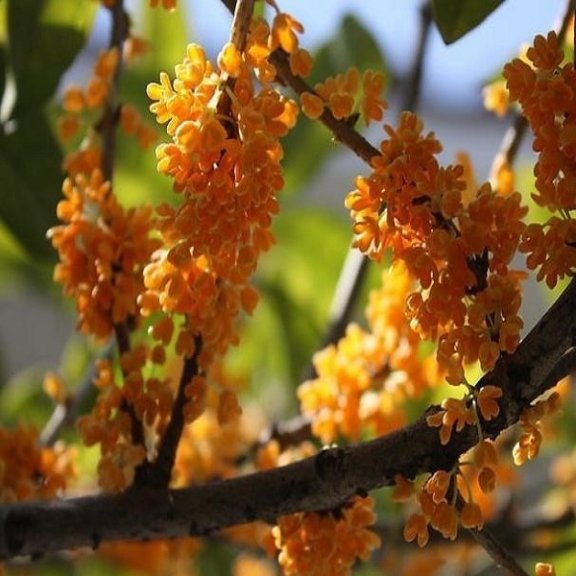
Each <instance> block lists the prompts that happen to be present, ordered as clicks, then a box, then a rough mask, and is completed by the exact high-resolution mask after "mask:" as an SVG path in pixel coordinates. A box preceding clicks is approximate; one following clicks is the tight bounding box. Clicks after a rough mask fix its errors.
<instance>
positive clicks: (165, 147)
mask: <svg viewBox="0 0 576 576" xmlns="http://www.w3.org/2000/svg"><path fill="white" fill-rule="evenodd" d="M277 22H278V24H277V25H276V23H277ZM275 25H276V27H274V28H273V29H272V31H270V29H269V28H268V26H267V24H266V23H265V21H264V20H256V21H254V22H253V24H252V27H251V33H250V35H249V38H248V43H247V47H246V50H245V51H244V52H243V53H240V52H239V51H238V49H237V48H236V47H235V46H234V45H233V44H227V45H226V46H225V47H224V49H223V50H222V52H221V53H220V55H219V57H218V63H217V65H214V64H213V63H212V62H210V61H209V60H207V58H206V56H205V53H204V50H203V49H202V48H201V47H200V46H198V45H195V44H191V45H189V46H188V49H187V55H186V58H185V59H184V60H183V62H182V63H180V64H178V65H177V66H176V68H175V72H176V79H175V80H174V81H173V82H172V81H171V80H170V79H169V77H168V75H167V74H166V73H164V72H163V73H161V76H160V83H159V84H150V85H149V86H148V90H147V91H148V95H149V97H150V98H151V99H152V100H154V103H153V104H152V105H151V106H150V109H151V110H152V112H154V114H155V115H156V118H157V121H158V122H160V123H167V124H168V125H167V132H168V134H169V135H170V136H171V137H172V142H171V143H168V144H161V145H160V146H158V148H157V150H156V156H157V158H158V170H159V171H160V172H162V173H163V174H167V175H169V176H170V177H172V178H173V180H174V190H175V191H176V192H177V193H179V194H180V195H181V197H182V202H181V203H180V204H179V205H178V206H169V205H167V204H164V205H162V206H160V207H159V210H158V213H159V217H160V220H159V224H158V229H159V231H160V233H161V235H162V239H163V242H164V244H165V246H166V249H165V250H164V251H162V252H159V253H158V254H157V255H156V256H155V257H154V259H153V260H152V262H151V263H150V264H149V265H148V266H147V267H146V269H145V271H144V280H145V284H146V288H147V290H146V292H145V294H144V295H143V296H142V299H141V302H142V305H143V309H144V312H145V313H146V314H151V313H153V312H156V311H160V310H161V311H162V312H164V313H166V314H168V315H172V314H181V315H183V316H184V318H185V319H186V320H185V325H184V327H183V332H184V333H185V334H187V336H186V339H187V341H189V342H191V341H192V339H193V337H194V336H195V335H201V338H202V352H201V355H200V359H199V361H200V365H201V367H202V368H203V369H206V368H207V367H208V365H209V364H210V362H211V360H212V359H213V358H214V357H215V356H220V355H221V354H223V353H224V352H225V350H226V349H227V347H228V346H229V345H230V344H236V343H237V339H238V337H237V334H236V328H235V320H236V318H237V316H238V314H239V313H240V311H241V310H244V311H245V312H247V313H251V312H252V311H253V309H254V307H255V305H256V302H257V294H256V291H255V290H254V288H253V287H252V286H251V285H250V283H249V281H250V277H251V275H252V273H253V272H254V270H255V268H256V265H257V261H258V256H259V255H260V253H262V252H263V251H266V250H268V249H269V248H270V246H271V245H272V243H273V240H274V239H273V236H272V233H271V232H270V225H271V221H272V216H273V215H274V214H275V213H276V212H277V211H278V200H277V198H276V193H277V192H278V190H280V188H281V187H282V186H283V178H282V171H281V167H280V159H281V158H282V148H281V146H280V143H279V138H280V137H281V136H284V135H285V134H286V133H287V132H288V130H289V129H290V128H291V127H292V126H293V125H294V123H295V120H296V112H297V110H296V106H295V104H294V102H292V101H291V100H288V99H287V98H285V97H283V96H281V95H280V94H279V93H278V92H277V91H276V90H274V89H272V88H271V87H270V86H269V84H268V82H269V81H270V80H272V78H273V77H274V71H270V65H269V63H268V62H267V60H266V58H267V56H268V55H269V53H270V51H271V50H272V49H273V47H274V43H275V42H279V43H280V45H282V46H284V44H288V43H289V38H291V36H290V34H289V33H290V31H291V30H292V28H291V26H293V25H294V24H293V21H292V20H289V19H287V17H286V18H284V19H281V18H280V17H277V18H276V19H275ZM286 38H288V39H286ZM256 76H258V78H259V80H260V82H261V83H262V84H261V85H259V84H257V81H256ZM185 348H186V347H184V350H183V351H184V353H185V354H187V355H188V354H190V351H188V350H186V349H185Z"/></svg>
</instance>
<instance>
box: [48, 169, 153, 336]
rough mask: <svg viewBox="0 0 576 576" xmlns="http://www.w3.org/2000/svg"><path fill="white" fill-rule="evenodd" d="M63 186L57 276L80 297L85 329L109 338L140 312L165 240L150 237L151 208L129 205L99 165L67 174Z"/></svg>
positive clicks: (53, 234)
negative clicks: (153, 259) (147, 272)
mask: <svg viewBox="0 0 576 576" xmlns="http://www.w3.org/2000/svg"><path fill="white" fill-rule="evenodd" d="M63 192H64V196H65V198H64V199H63V200H61V201H60V202H59V204H58V208H57V214H58V218H59V219H60V220H61V221H62V222H63V224H61V225H59V226H55V227H53V228H51V229H50V230H49V231H48V238H49V239H50V240H51V242H52V245H53V246H54V247H55V248H56V249H57V250H58V255H59V259H60V262H59V263H58V264H57V265H56V268H55V270H54V279H55V280H56V281H57V282H60V283H62V284H63V286H64V291H65V293H66V294H67V295H69V296H71V297H72V298H73V299H74V300H75V302H76V308H77V311H78V327H79V329H81V330H82V331H84V332H86V333H87V334H92V335H94V336H96V337H97V338H107V337H108V336H110V335H111V334H112V333H113V331H114V325H117V324H121V323H123V322H125V321H126V320H127V319H128V318H134V317H136V316H137V315H138V304H137V299H138V296H139V295H140V294H141V293H142V291H143V289H144V285H143V280H142V270H143V268H144V266H145V264H146V263H147V262H148V261H149V260H150V256H151V254H152V252H153V251H154V250H156V249H157V248H158V246H159V244H158V240H155V239H152V238H151V237H150V230H151V229H152V227H153V220H152V217H151V208H150V207H148V206H142V207H139V208H131V209H128V210H126V209H125V208H123V207H122V206H121V205H120V204H119V203H118V201H117V199H116V197H115V196H114V195H113V194H112V191H111V189H110V184H109V183H108V182H105V181H104V180H103V178H102V173H101V172H100V171H99V170H98V169H94V170H93V171H92V173H91V176H90V177H89V178H88V177H86V176H84V175H83V174H78V175H76V177H74V178H67V179H66V180H65V182H64V185H63Z"/></svg>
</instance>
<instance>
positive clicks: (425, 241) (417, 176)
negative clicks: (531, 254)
mask: <svg viewBox="0 0 576 576" xmlns="http://www.w3.org/2000/svg"><path fill="white" fill-rule="evenodd" d="M385 131H386V133H387V135H388V137H387V138H386V139H385V140H383V141H382V142H381V144H380V155H379V156H376V157H375V158H373V160H372V167H373V171H372V173H371V174H370V175H369V176H367V177H358V178H357V180H356V189H355V190H353V191H352V192H350V193H349V195H348V196H347V198H346V206H347V208H348V209H349V210H350V213H351V216H352V219H353V221H354V224H353V231H354V235H355V241H354V242H355V245H356V247H357V248H358V249H359V250H361V251H362V252H363V253H365V254H366V255H367V256H369V257H370V258H372V259H374V260H381V259H382V258H383V257H384V255H385V254H387V253H388V252H389V251H391V252H392V257H393V259H394V260H395V261H396V260H402V261H404V262H405V264H406V266H407V268H408V270H409V272H410V273H411V274H412V276H413V277H414V278H415V279H416V280H417V282H418V283H419V285H420V289H419V290H414V291H412V293H411V294H409V295H408V296H407V299H406V315H407V318H408V319H409V321H410V323H411V326H412V328H413V329H414V330H415V331H416V332H417V333H418V334H420V336H421V338H423V339H429V340H432V341H437V342H438V353H437V359H438V362H439V363H440V365H441V366H442V367H443V368H445V369H446V370H447V379H448V381H449V382H450V383H452V384H455V385H458V384H461V383H462V382H463V381H464V371H463V370H464V366H465V365H466V364H470V363H474V362H477V361H480V364H481V367H482V369H483V370H490V369H491V368H492V367H493V366H494V364H495V362H496V360H497V359H498V357H499V355H500V353H501V352H502V351H505V352H511V351H513V350H514V349H515V347H516V346H517V344H518V342H519V333H520V329H521V328H522V321H521V319H520V318H519V316H518V310H519V307H520V288H519V286H520V280H521V279H522V275H520V274H519V273H518V272H516V271H513V270H511V269H510V263H511V261H512V258H513V256H514V254H515V253H516V251H517V249H518V245H519V242H520V238H521V235H522V233H523V231H524V229H525V224H524V222H523V218H524V216H525V215H526V213H527V208H526V207H524V206H523V205H522V204H521V197H520V194H519V193H517V192H510V191H509V193H507V194H505V193H503V192H504V191H503V190H494V189H492V187H491V185H490V184H489V183H485V184H483V185H481V186H480V187H478V188H476V189H475V190H469V187H470V178H469V176H468V175H467V171H466V166H463V165H459V164H456V165H450V166H441V165H440V163H439V162H438V160H437V155H438V154H439V152H440V151H441V149H442V147H441V144H440V142H439V141H438V140H437V139H436V138H435V136H434V135H433V134H432V133H429V134H424V132H423V124H422V121H421V120H420V119H419V118H418V117H417V116H416V115H414V114H411V113H409V112H405V113H403V114H402V115H401V117H400V120H399V123H398V126H397V127H392V126H389V125H386V126H385ZM468 172H469V170H468Z"/></svg>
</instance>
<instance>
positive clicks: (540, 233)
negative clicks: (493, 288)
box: [504, 32, 576, 287]
mask: <svg viewBox="0 0 576 576" xmlns="http://www.w3.org/2000/svg"><path fill="white" fill-rule="evenodd" d="M526 57H527V61H524V60H522V59H520V58H516V59H514V60H513V61H512V62H510V63H509V64H507V65H506V66H505V68H504V77H505V78H506V82H507V87H508V90H509V92H510V99H511V100H512V101H517V102H518V103H519V104H520V106H521V108H522V113H523V114H524V116H525V117H526V118H527V120H528V122H529V124H530V127H531V128H532V131H533V133H534V142H533V148H534V151H535V152H537V154H538V160H537V162H536V165H535V167H534V174H535V176H536V183H535V185H536V193H535V194H533V198H534V200H535V201H536V203H537V204H539V205H540V206H543V207H545V208H547V209H548V210H549V211H551V212H552V213H553V214H552V216H551V217H550V218H549V219H548V221H547V222H545V223H544V224H539V223H532V224H530V225H529V226H528V227H527V228H526V230H525V232H524V234H523V237H522V243H521V245H520V250H521V251H522V252H525V253H527V254H528V256H527V260H526V263H527V266H528V267H529V268H531V269H537V270H538V274H537V278H538V280H545V281H546V283H547V284H548V286H549V287H553V286H555V285H556V283H557V281H558V279H562V278H564V277H565V276H566V275H571V274H572V272H573V271H574V269H575V267H576V250H575V249H574V246H575V245H576V223H575V221H574V220H573V218H572V217H571V211H572V210H574V208H575V207H576V202H575V200H574V198H575V197H574V194H573V182H574V179H575V178H576V119H575V118H576V93H575V89H574V86H575V85H576V71H575V70H574V65H573V63H572V62H566V63H564V64H563V63H562V62H563V60H564V53H563V51H562V49H561V47H560V46H559V44H558V36H557V34H556V33H555V32H549V33H548V35H547V36H546V37H544V36H541V35H538V36H536V38H535V39H534V43H533V45H532V46H531V47H530V48H529V49H528V50H527V52H526Z"/></svg>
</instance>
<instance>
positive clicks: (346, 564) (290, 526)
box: [272, 497, 380, 576]
mask: <svg viewBox="0 0 576 576" xmlns="http://www.w3.org/2000/svg"><path fill="white" fill-rule="evenodd" d="M375 520H376V516H375V514H374V500H373V499H372V498H370V497H366V498H360V497H355V498H354V499H353V500H351V501H350V502H349V503H347V504H344V506H342V507H341V508H339V509H336V510H331V511H326V512H301V513H297V514H291V515H290V516H282V517H280V518H279V519H278V524H277V525H276V526H275V527H274V528H273V529H272V534H273V536H274V541H275V544H276V548H277V549H278V551H279V554H278V562H279V564H280V566H281V567H282V570H283V573H284V575H285V576H296V575H297V576H308V575H310V576H312V575H318V576H347V575H348V574H350V570H351V568H352V566H353V565H354V564H355V563H356V562H357V561H358V560H362V561H365V560H367V559H368V557H369V555H370V553H371V552H372V550H374V549H376V548H378V547H379V546H380V538H379V537H378V536H377V535H376V534H375V533H374V532H372V531H371V530H370V526H372V525H373V524H374V522H375Z"/></svg>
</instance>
